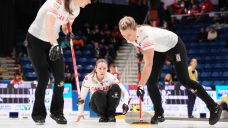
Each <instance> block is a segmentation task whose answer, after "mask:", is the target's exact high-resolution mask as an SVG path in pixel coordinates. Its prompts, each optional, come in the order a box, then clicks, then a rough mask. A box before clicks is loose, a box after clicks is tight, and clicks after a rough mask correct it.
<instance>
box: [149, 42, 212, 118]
mask: <svg viewBox="0 0 228 128" xmlns="http://www.w3.org/2000/svg"><path fill="white" fill-rule="evenodd" d="M166 57H169V58H170V59H171V60H172V62H173V64H174V67H175V70H176V73H177V77H178V80H179V81H180V82H181V84H182V85H183V86H185V87H186V88H188V89H189V90H191V91H192V92H193V93H194V94H196V95H197V96H198V97H199V98H200V99H202V100H203V101H204V102H205V104H206V105H207V107H208V108H209V110H211V109H214V108H215V106H216V103H215V102H214V101H213V99H212V98H211V97H210V96H209V95H208V94H207V92H206V91H205V90H204V88H203V87H202V86H201V85H200V84H199V83H197V82H195V81H193V80H191V79H190V77H189V74H188V62H187V52H186V48H185V45H184V43H183V41H182V40H181V39H180V38H178V43H177V44H176V46H175V47H174V48H172V49H170V50H169V51H167V52H164V53H161V52H155V53H154V59H153V67H152V72H151V74H150V77H149V79H148V81H147V88H148V93H149V95H150V98H151V99H152V102H153V104H154V111H155V114H157V115H161V114H163V113H164V110H163V108H162V103H161V94H160V92H159V89H158V87H157V82H158V80H159V77H160V74H161V71H162V67H163V65H164V62H165V60H166Z"/></svg>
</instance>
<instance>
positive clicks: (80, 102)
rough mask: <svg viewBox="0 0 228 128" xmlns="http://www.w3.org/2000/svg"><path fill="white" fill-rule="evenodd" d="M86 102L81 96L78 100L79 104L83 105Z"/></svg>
mask: <svg viewBox="0 0 228 128" xmlns="http://www.w3.org/2000/svg"><path fill="white" fill-rule="evenodd" d="M84 103H85V101H84V100H83V99H81V98H79V99H78V101H77V105H82V104H84Z"/></svg>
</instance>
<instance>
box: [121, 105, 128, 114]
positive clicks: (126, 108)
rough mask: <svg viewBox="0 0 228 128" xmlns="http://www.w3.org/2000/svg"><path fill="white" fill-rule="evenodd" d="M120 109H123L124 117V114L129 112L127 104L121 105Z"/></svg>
mask: <svg viewBox="0 0 228 128" xmlns="http://www.w3.org/2000/svg"><path fill="white" fill-rule="evenodd" d="M122 109H123V114H124V115H125V114H126V113H127V111H128V110H129V107H128V105H127V104H125V103H124V104H123V105H122Z"/></svg>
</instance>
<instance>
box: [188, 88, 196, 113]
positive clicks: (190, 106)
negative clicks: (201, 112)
mask: <svg viewBox="0 0 228 128" xmlns="http://www.w3.org/2000/svg"><path fill="white" fill-rule="evenodd" d="M186 92H187V95H188V101H187V109H188V116H192V111H193V108H194V105H195V101H196V95H195V94H193V93H192V92H191V91H189V90H186Z"/></svg>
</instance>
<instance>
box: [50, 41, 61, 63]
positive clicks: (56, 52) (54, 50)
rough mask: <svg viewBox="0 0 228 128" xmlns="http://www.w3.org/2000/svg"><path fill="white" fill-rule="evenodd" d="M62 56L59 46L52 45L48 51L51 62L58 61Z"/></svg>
mask: <svg viewBox="0 0 228 128" xmlns="http://www.w3.org/2000/svg"><path fill="white" fill-rule="evenodd" d="M62 54H63V50H62V48H61V47H60V46H59V45H52V46H51V49H50V50H49V58H50V60H51V61H56V60H58V59H59V58H60V57H61V56H62Z"/></svg>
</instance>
